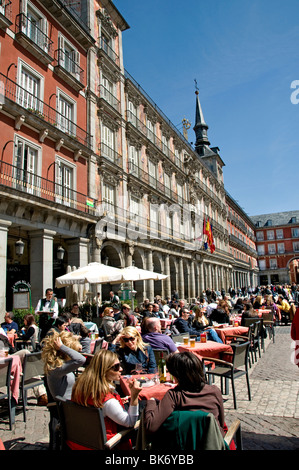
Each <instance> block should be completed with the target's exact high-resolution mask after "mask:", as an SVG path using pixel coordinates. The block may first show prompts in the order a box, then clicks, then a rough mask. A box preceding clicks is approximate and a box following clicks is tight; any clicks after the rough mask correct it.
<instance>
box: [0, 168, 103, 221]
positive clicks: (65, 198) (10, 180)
mask: <svg viewBox="0 0 299 470" xmlns="http://www.w3.org/2000/svg"><path fill="white" fill-rule="evenodd" d="M1 186H5V187H6V188H11V189H13V190H16V191H20V192H22V193H26V194H29V195H32V196H37V197H39V198H41V199H43V200H47V201H48V202H49V203H56V204H61V205H63V206H66V207H70V208H72V209H75V210H78V211H81V212H85V213H88V214H94V213H95V209H96V201H95V200H94V199H92V198H90V197H88V196H87V195H86V194H83V193H80V192H78V191H74V190H73V189H72V188H69V187H66V185H64V184H59V183H57V182H56V181H52V180H49V179H46V178H43V177H41V176H39V175H38V174H36V173H32V172H31V171H28V170H27V169H24V168H20V167H17V166H14V165H11V164H9V163H6V162H0V187H1Z"/></svg>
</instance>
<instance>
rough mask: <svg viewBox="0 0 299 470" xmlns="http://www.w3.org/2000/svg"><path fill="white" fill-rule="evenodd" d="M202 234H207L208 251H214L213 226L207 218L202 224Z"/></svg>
mask: <svg viewBox="0 0 299 470" xmlns="http://www.w3.org/2000/svg"><path fill="white" fill-rule="evenodd" d="M204 234H205V235H206V236H207V244H208V245H209V248H210V252H211V253H214V251H215V243H214V237H213V228H212V226H211V224H210V221H209V219H208V220H207V222H206V224H205V226H204Z"/></svg>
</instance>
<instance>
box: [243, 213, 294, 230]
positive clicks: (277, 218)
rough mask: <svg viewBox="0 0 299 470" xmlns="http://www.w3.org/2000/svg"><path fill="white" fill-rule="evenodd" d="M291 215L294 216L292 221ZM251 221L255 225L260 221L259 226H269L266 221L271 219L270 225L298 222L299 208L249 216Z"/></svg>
mask: <svg viewBox="0 0 299 470" xmlns="http://www.w3.org/2000/svg"><path fill="white" fill-rule="evenodd" d="M292 217H295V219H294V221H293V222H292ZM250 218H251V220H252V221H253V223H254V224H255V225H256V224H257V222H258V221H260V222H261V223H260V225H259V227H271V225H270V224H269V223H268V221H269V220H271V221H272V226H273V227H275V226H278V225H288V224H290V223H297V224H299V210H298V211H286V212H274V213H272V214H261V215H253V216H250Z"/></svg>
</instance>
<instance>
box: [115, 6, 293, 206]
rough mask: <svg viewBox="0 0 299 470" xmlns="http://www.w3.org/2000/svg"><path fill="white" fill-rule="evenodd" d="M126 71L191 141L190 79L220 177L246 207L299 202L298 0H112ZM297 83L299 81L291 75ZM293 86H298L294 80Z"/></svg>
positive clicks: (192, 93) (193, 116)
mask: <svg viewBox="0 0 299 470" xmlns="http://www.w3.org/2000/svg"><path fill="white" fill-rule="evenodd" d="M114 4H115V6H116V7H117V8H118V10H119V11H120V13H121V14H122V15H123V17H124V18H125V20H126V21H127V23H128V24H129V25H130V29H129V30H127V31H124V33H123V49H124V65H125V68H126V70H127V71H128V72H129V73H130V74H131V75H132V76H133V77H134V79H135V80H136V81H137V82H138V83H139V84H140V85H141V86H142V88H143V89H144V90H145V91H146V92H147V93H148V94H149V95H150V97H151V98H152V99H153V100H154V101H155V103H156V104H157V105H158V107H159V108H160V109H161V110H162V111H163V112H164V113H165V114H166V116H167V117H168V118H169V119H170V120H171V121H172V123H173V124H174V125H176V126H177V127H178V128H180V129H182V125H181V121H182V119H183V118H187V119H188V120H189V121H191V124H192V127H191V129H190V130H189V141H190V142H194V141H195V138H194V131H193V130H192V128H193V126H194V118H195V99H196V98H195V83H194V79H196V80H197V84H198V88H199V97H200V101H201V105H202V109H203V114H204V118H205V121H206V123H207V124H208V126H209V130H208V137H209V140H210V143H211V146H212V147H219V149H220V155H221V158H222V160H223V161H224V163H225V165H226V166H225V167H224V169H223V171H224V184H225V188H226V190H227V191H228V192H229V193H230V195H231V196H232V197H233V198H234V199H235V200H236V201H238V203H239V205H240V206H241V207H242V208H243V209H244V210H245V211H246V212H247V214H249V215H257V214H265V213H271V212H281V211H288V210H297V209H298V208H299V207H298V205H299V204H298V201H299V198H298V196H299V184H298V175H299V172H298V155H299V104H293V103H292V102H291V94H292V93H294V92H295V95H296V96H295V97H296V98H298V97H299V92H298V95H297V94H296V89H295V90H294V89H292V88H291V84H292V82H293V81H294V80H299V22H298V0H286V1H285V2H282V1H281V0H209V1H208V2H207V1H206V2H204V1H202V0H187V1H186V2H182V1H179V0H162V1H161V0H151V1H147V0H114ZM298 83H299V82H298ZM297 88H298V90H299V85H297Z"/></svg>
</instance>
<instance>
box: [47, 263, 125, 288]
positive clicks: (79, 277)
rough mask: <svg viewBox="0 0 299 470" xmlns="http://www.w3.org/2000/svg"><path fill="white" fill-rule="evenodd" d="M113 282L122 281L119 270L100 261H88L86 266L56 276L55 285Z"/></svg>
mask: <svg viewBox="0 0 299 470" xmlns="http://www.w3.org/2000/svg"><path fill="white" fill-rule="evenodd" d="M86 282H88V283H90V284H108V283H110V282H113V283H114V284H117V283H121V282H122V274H121V270H120V269H118V268H114V267H112V266H107V265H106V264H101V263H89V264H88V265H87V266H84V267H82V268H78V269H76V270H75V271H72V272H70V273H67V274H64V275H63V276H60V277H57V278H56V281H55V286H56V287H66V286H71V285H73V284H85V283H86Z"/></svg>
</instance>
